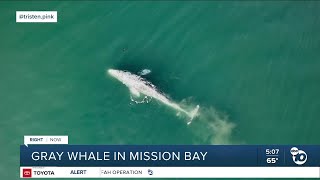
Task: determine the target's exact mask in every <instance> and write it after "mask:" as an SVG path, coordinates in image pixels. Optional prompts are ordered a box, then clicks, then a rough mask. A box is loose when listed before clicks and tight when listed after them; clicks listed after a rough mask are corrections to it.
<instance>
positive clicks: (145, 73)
mask: <svg viewBox="0 0 320 180" xmlns="http://www.w3.org/2000/svg"><path fill="white" fill-rule="evenodd" d="M149 73H151V70H150V69H143V70H141V71H140V72H138V74H139V75H140V76H145V75H147V74H149Z"/></svg>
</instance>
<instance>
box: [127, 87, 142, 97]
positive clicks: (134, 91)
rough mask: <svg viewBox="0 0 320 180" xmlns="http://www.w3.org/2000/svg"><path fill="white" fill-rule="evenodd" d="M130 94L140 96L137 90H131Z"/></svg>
mask: <svg viewBox="0 0 320 180" xmlns="http://www.w3.org/2000/svg"><path fill="white" fill-rule="evenodd" d="M129 90H130V93H131V94H133V95H134V96H136V97H139V96H140V92H139V91H138V90H136V89H135V88H129Z"/></svg>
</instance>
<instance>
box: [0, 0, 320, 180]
mask: <svg viewBox="0 0 320 180" xmlns="http://www.w3.org/2000/svg"><path fill="white" fill-rule="evenodd" d="M319 9H320V3H319V2H317V1H292V2H286V1H281V2H275V1H274V2H273V1H270V2H267V1H263V2H262V1H261V2H260V1H247V2H240V1H238V2H237V1H199V2H196V1H185V2H183V1H157V2H148V1H91V2H90V1H88V2H84V1H75V2H74V1H65V2H64V1H52V2H51V1H44V2H41V1H33V2H26V1H17V2H9V1H2V2H0V15H1V16H0V27H1V28H0V36H1V40H0V50H1V54H0V142H1V145H2V148H1V150H0V152H1V154H2V155H3V156H2V157H1V162H0V178H1V179H4V180H14V179H18V178H19V145H20V144H22V143H23V136H24V135H38V134H40V135H42V134H43V135H56V134H57V135H68V136H69V143H71V144H320V139H319V137H320V130H319V127H320V121H319V117H320V94H319V92H320V58H319V55H320V11H319ZM18 10H20V11H21V10H29V11H32V10H55V11H58V22H57V23H43V24H41V23H16V20H15V18H16V17H15V12H16V11H18ZM109 68H115V69H125V70H129V71H131V72H134V73H136V72H138V71H140V70H142V69H150V70H151V71H152V72H151V73H150V74H148V75H147V76H146V78H147V79H148V80H149V81H151V82H152V83H153V84H154V85H156V86H157V87H158V88H159V89H160V90H161V91H162V92H164V93H165V94H167V95H168V96H170V98H171V99H172V100H173V101H175V102H177V103H179V104H183V105H185V106H184V107H186V108H193V107H195V105H197V104H199V105H200V115H199V116H198V117H197V118H195V119H194V121H193V122H192V124H191V125H189V126H187V125H186V119H185V118H183V117H180V116H177V112H176V111H175V110H173V109H172V108H169V107H167V106H165V105H163V104H162V103H159V102H157V101H154V100H153V101H151V103H148V104H139V105H136V104H134V105H132V104H130V95H129V90H128V89H127V88H126V87H125V86H124V85H122V84H121V83H120V82H118V81H117V80H115V79H114V78H111V77H110V76H108V75H107V74H106V69H109Z"/></svg>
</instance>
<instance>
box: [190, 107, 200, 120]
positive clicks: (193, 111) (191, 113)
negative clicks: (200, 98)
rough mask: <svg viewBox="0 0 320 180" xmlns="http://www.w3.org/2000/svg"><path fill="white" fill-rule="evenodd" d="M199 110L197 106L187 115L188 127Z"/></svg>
mask: <svg viewBox="0 0 320 180" xmlns="http://www.w3.org/2000/svg"><path fill="white" fill-rule="evenodd" d="M199 108H200V106H199V105H197V107H196V108H194V109H193V110H192V111H191V112H190V113H189V117H190V120H189V122H188V125H189V124H191V122H192V120H193V118H195V117H196V116H197V115H198V111H199Z"/></svg>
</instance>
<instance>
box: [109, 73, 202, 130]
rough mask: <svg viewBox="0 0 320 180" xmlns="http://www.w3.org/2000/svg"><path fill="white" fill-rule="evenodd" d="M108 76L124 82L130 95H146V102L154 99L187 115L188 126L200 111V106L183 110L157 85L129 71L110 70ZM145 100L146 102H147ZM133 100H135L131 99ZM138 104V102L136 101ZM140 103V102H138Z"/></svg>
mask: <svg viewBox="0 0 320 180" xmlns="http://www.w3.org/2000/svg"><path fill="white" fill-rule="evenodd" d="M107 72H108V74H109V75H110V76H112V77H114V78H116V79H117V80H119V81H120V82H122V83H123V84H124V85H126V86H127V87H128V88H129V90H130V93H131V94H132V95H134V96H136V97H139V96H140V94H143V95H145V98H146V99H147V101H146V102H149V101H148V97H150V98H154V99H156V100H158V101H160V102H162V103H163V104H165V105H167V106H169V107H171V108H173V109H175V110H177V111H179V112H182V113H184V114H186V115H187V116H188V117H189V118H190V120H189V121H188V124H190V123H191V121H192V119H193V118H194V117H195V116H196V115H197V113H198V110H199V107H200V106H199V105H197V106H196V108H195V109H194V110H192V111H190V112H189V111H187V110H185V109H183V108H181V107H180V106H179V105H178V104H177V103H175V102H173V101H171V100H170V99H169V98H167V97H166V96H165V95H164V94H163V93H161V92H160V91H159V90H158V89H157V88H156V86H155V85H153V84H152V83H151V82H149V81H147V80H145V79H144V78H142V77H140V76H138V75H136V74H132V73H130V72H129V71H122V70H116V69H108V71H107ZM145 98H144V100H145ZM131 100H132V101H134V100H133V98H132V97H131ZM135 102H137V101H135ZM137 103H139V102H137Z"/></svg>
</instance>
